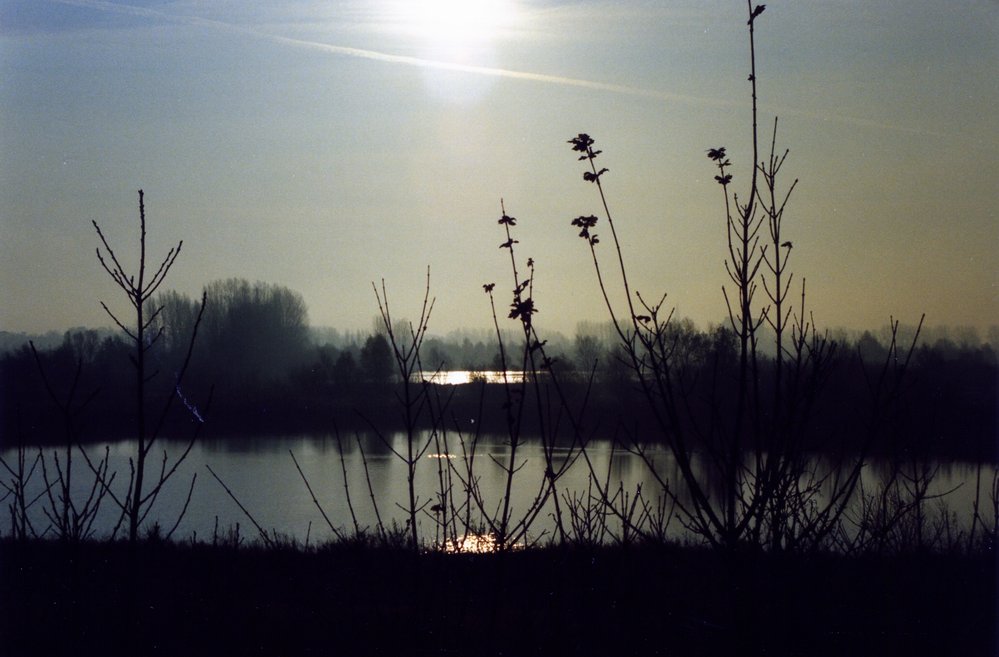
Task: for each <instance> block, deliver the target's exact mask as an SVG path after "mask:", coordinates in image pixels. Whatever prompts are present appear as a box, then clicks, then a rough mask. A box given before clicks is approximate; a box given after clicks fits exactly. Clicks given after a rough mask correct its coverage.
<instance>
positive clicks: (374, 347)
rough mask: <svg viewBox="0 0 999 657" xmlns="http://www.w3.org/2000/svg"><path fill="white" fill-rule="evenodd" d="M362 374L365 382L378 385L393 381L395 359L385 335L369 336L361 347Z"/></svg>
mask: <svg viewBox="0 0 999 657" xmlns="http://www.w3.org/2000/svg"><path fill="white" fill-rule="evenodd" d="M360 365H361V373H362V375H363V376H364V380H365V381H368V382H369V383H374V384H378V385H382V384H386V383H388V382H389V381H391V380H392V373H393V370H394V369H395V359H394V358H393V356H392V348H391V347H390V346H389V342H388V340H387V339H386V338H385V335H384V334H382V333H379V334H378V335H372V336H369V337H368V339H367V340H365V341H364V346H363V347H361V363H360Z"/></svg>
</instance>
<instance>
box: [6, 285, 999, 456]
mask: <svg viewBox="0 0 999 657" xmlns="http://www.w3.org/2000/svg"><path fill="white" fill-rule="evenodd" d="M206 291H207V294H208V305H207V307H206V311H205V315H204V318H203V320H202V326H201V329H200V333H199V339H198V341H197V343H196V345H195V353H194V357H193V359H192V364H191V366H190V370H189V372H188V374H187V377H186V378H185V383H183V384H182V386H181V387H180V389H179V390H178V391H177V392H179V393H180V398H181V400H182V401H183V403H182V404H179V405H177V407H176V408H175V409H174V411H173V412H174V417H173V418H171V422H174V423H176V424H177V425H178V426H179V425H182V424H184V423H187V422H191V421H195V418H196V415H198V416H200V415H203V416H204V417H205V418H206V419H207V420H208V421H209V422H210V423H211V425H214V427H215V428H216V429H217V430H218V431H220V432H222V433H226V432H235V431H246V430H259V431H279V432H280V431H296V430H309V429H325V428H329V427H330V426H331V424H332V422H333V420H334V419H335V420H336V421H338V422H340V423H341V424H350V423H351V422H362V423H363V421H364V420H363V417H364V415H365V414H369V415H370V414H372V413H376V412H378V411H379V410H386V409H390V408H391V407H392V405H393V403H394V401H395V399H394V392H393V391H394V389H395V386H396V385H398V383H399V382H398V381H397V380H396V377H397V375H396V373H395V370H394V361H393V357H392V353H391V348H390V345H389V342H388V340H387V339H386V336H385V335H384V332H383V331H379V330H377V327H374V328H373V330H372V331H371V332H370V333H367V334H365V333H363V332H357V333H354V334H350V333H339V332H337V331H333V330H330V329H327V330H320V331H315V330H313V329H310V327H309V318H308V309H307V307H306V304H305V301H304V300H303V298H302V296H301V295H300V294H299V293H297V292H295V291H293V290H290V289H288V288H286V287H283V286H280V285H274V284H269V283H261V282H255V283H251V282H249V281H246V280H242V279H226V280H220V281H215V282H213V283H210V284H209V285H208V286H207V287H206ZM153 303H154V304H155V305H156V306H157V307H160V306H162V307H163V310H162V311H161V312H160V314H159V316H158V317H157V318H156V324H155V329H154V330H155V331H159V330H162V337H161V338H160V339H159V340H158V341H157V343H156V345H155V346H154V348H153V349H152V350H151V351H150V355H149V359H150V366H151V367H153V368H154V370H155V371H157V372H158V373H159V375H158V376H157V377H156V378H155V379H154V380H153V381H154V390H153V395H154V397H153V399H155V395H159V396H161V397H162V396H164V395H167V394H169V393H170V392H171V390H170V389H169V386H172V385H174V384H173V383H172V381H173V380H174V379H173V373H174V372H175V371H176V370H177V368H179V367H180V364H181V362H182V361H183V358H184V355H185V350H186V348H187V342H186V340H187V337H186V336H188V335H189V334H190V330H191V327H192V325H193V322H194V321H195V318H196V316H197V310H198V305H199V301H198V300H196V299H193V298H191V297H189V296H187V295H184V294H181V293H178V292H175V291H167V292H163V293H161V294H159V295H157V297H156V298H155V299H154V300H153ZM958 333H959V335H957V336H956V337H957V338H958V339H961V338H964V339H963V340H962V341H960V342H958V341H955V340H954V339H952V338H951V337H950V334H949V333H948V332H947V331H937V334H938V335H937V337H936V339H935V340H934V341H933V342H932V343H924V344H922V346H919V347H917V349H916V352H915V354H914V359H913V363H912V377H911V380H910V382H909V385H908V388H907V390H906V391H905V392H906V394H905V397H904V398H903V400H902V403H901V405H900V406H899V411H898V412H897V415H896V417H894V418H893V421H892V423H891V429H890V430H891V431H892V432H893V437H890V441H891V440H894V441H895V443H896V444H898V445H900V446H901V451H902V453H914V452H919V453H926V454H948V455H952V456H960V457H965V458H969V459H976V460H977V459H982V460H992V459H995V458H996V454H995V445H996V438H997V435H999V433H997V418H996V416H997V412H999V411H997V404H996V400H997V399H999V392H997V381H999V368H997V356H996V351H995V349H994V348H993V347H992V345H990V344H988V343H981V342H977V341H975V340H973V339H972V338H974V337H975V336H970V334H969V333H968V332H967V331H959V332H958ZM930 335H931V337H932V336H933V334H932V333H931V334H930ZM835 337H836V338H837V340H838V343H839V345H838V346H839V348H838V349H837V352H836V359H837V363H836V366H835V367H833V368H832V369H831V375H830V377H829V380H828V381H826V382H825V390H824V393H825V394H824V395H823V397H822V400H823V407H822V408H820V409H817V412H816V415H815V417H816V422H815V426H814V427H813V428H812V431H811V434H812V436H813V440H814V445H813V447H814V448H815V449H819V450H821V449H823V438H824V436H826V435H833V434H836V435H842V433H843V432H842V431H834V429H842V428H843V427H844V426H847V427H849V425H850V423H851V422H856V421H858V418H856V417H854V416H853V414H851V413H850V410H849V409H851V408H856V407H857V405H858V404H860V403H861V401H862V400H863V399H864V395H865V394H867V393H866V383H865V381H867V380H868V379H869V378H870V377H873V376H875V374H876V373H875V372H873V371H872V368H874V367H876V366H877V364H878V363H881V362H883V358H884V355H885V349H886V346H885V345H884V343H883V342H882V340H881V339H880V338H879V337H878V335H876V334H875V333H874V332H870V331H867V332H863V333H859V334H854V335H849V334H847V333H846V332H842V331H841V332H839V333H838V334H837V335H836V336H835ZM668 339H669V343H670V345H671V347H670V348H671V349H672V352H673V356H674V362H675V363H676V364H677V367H678V368H679V373H680V377H681V380H682V381H684V384H685V385H686V386H688V388H689V391H690V393H691V394H690V395H689V398H690V399H691V400H692V401H691V403H692V404H695V405H696V404H698V403H703V404H704V413H705V414H706V413H708V408H709V406H710V404H709V403H708V400H709V399H714V400H717V399H724V398H725V396H726V390H725V389H724V388H725V385H726V381H729V382H732V384H733V385H734V381H735V378H734V374H733V376H731V377H728V378H727V379H726V377H717V376H714V375H710V376H709V373H711V372H717V371H721V372H724V371H726V370H729V371H732V372H734V371H735V368H736V353H737V351H736V347H737V344H736V341H735V336H734V335H733V333H732V331H731V330H730V329H729V328H727V327H726V326H724V325H720V326H716V327H708V328H707V329H699V328H698V327H697V326H696V325H695V324H694V323H693V322H692V321H690V320H688V319H678V320H674V321H673V322H671V324H670V327H669V335H668ZM50 344H51V342H50ZM42 345H44V343H41V344H36V346H37V347H38V348H39V354H40V357H41V360H42V363H43V365H44V367H45V368H46V370H47V374H48V376H49V378H50V381H53V382H54V385H55V386H56V387H59V386H62V387H63V388H66V387H68V386H69V385H71V382H72V379H73V377H74V375H75V372H76V368H77V365H78V364H79V365H80V366H81V367H80V379H79V381H78V383H77V385H78V387H79V389H80V390H81V391H83V392H84V393H86V394H89V393H90V392H91V391H98V392H97V394H96V395H95V396H94V398H93V402H92V403H91V405H90V407H89V408H88V409H87V413H86V420H85V422H84V434H83V435H84V439H91V440H104V439H106V438H107V437H109V434H114V433H116V432H119V431H120V432H122V433H123V435H124V432H125V431H126V429H127V428H128V427H129V422H130V416H131V413H132V411H131V410H130V409H131V407H130V400H131V388H130V382H131V377H132V376H133V371H132V368H131V365H130V362H129V351H128V349H129V348H128V346H127V345H126V344H125V343H124V342H123V341H122V340H121V339H120V337H118V336H117V335H116V334H114V333H112V332H109V331H106V330H94V329H74V330H71V331H67V332H66V333H65V334H64V336H63V338H62V341H61V344H59V345H58V346H55V347H49V348H47V349H46V348H44V347H43V346H42ZM549 352H550V353H553V354H555V358H554V363H553V365H552V367H553V368H554V369H555V370H556V372H558V374H559V375H560V376H561V378H562V380H564V381H565V382H566V385H571V386H575V387H577V388H578V392H579V393H580V398H583V394H582V393H584V392H585V393H586V395H587V399H588V402H587V403H588V405H589V408H588V411H587V416H588V417H589V418H590V421H591V422H592V423H594V424H595V425H598V426H600V427H603V428H605V429H606V430H607V431H612V430H613V427H614V426H615V424H616V423H619V422H626V423H629V424H634V423H638V424H640V423H641V422H642V421H643V413H645V412H646V411H645V410H643V406H642V404H640V403H638V400H636V399H635V395H634V394H633V393H634V389H633V381H632V373H631V372H630V371H629V368H628V367H627V366H626V365H625V364H624V361H623V359H622V354H621V353H620V347H619V346H617V345H615V343H614V342H613V340H612V339H611V335H610V333H609V327H607V326H604V325H602V324H597V323H583V324H580V325H579V327H577V331H576V334H575V335H574V336H573V338H572V339H571V340H569V339H567V338H565V337H564V336H561V335H558V334H556V335H555V337H554V338H553V344H552V345H551V348H550V349H549ZM421 360H422V363H423V368H424V370H425V371H427V372H433V371H435V370H437V369H441V370H472V371H485V370H496V369H499V355H498V351H497V349H496V346H495V344H494V341H490V340H489V336H488V334H486V333H480V334H476V333H474V332H463V333H462V332H456V333H453V334H451V335H450V336H447V337H429V338H427V340H426V341H425V342H424V344H423V348H422V352H421ZM761 375H762V376H764V377H766V376H768V372H767V370H766V368H763V369H762V374H761ZM709 381H711V382H712V383H711V385H710V387H709V386H708V382H709ZM155 386H159V388H158V389H156V388H155ZM211 389H214V394H213V397H212V399H213V401H212V407H211V408H210V409H200V408H198V407H197V402H196V401H195V400H204V399H206V398H208V392H209V390H211ZM483 390H484V389H483V388H482V387H480V386H475V385H472V386H463V387H462V390H460V391H457V392H456V394H455V397H454V401H453V404H452V408H453V409H454V410H455V412H456V413H457V414H458V415H460V416H462V417H464V416H469V415H471V414H474V412H476V407H477V406H478V405H479V401H480V396H481V395H482V394H488V393H486V392H484V391H483ZM487 401H488V397H487ZM499 403H500V402H499V401H497V402H496V404H499ZM0 407H2V409H3V417H2V430H3V437H2V442H3V444H7V445H10V444H13V443H14V442H16V441H18V440H25V441H28V442H46V441H47V440H48V439H49V434H50V433H58V429H57V428H56V427H55V426H53V416H52V413H51V408H50V407H49V401H48V397H47V395H46V393H45V390H44V387H43V383H42V380H41V377H40V375H39V372H38V364H37V363H36V362H35V360H34V358H33V356H32V354H31V350H30V348H29V347H28V345H27V344H25V343H24V342H22V343H21V345H20V346H19V347H17V348H13V349H9V350H8V351H6V352H5V353H4V354H3V355H2V357H0ZM491 410H495V409H490V407H489V405H488V404H487V405H485V412H486V413H489V412H490V411H491ZM695 417H696V415H695ZM486 419H488V418H486ZM847 433H849V432H848V431H847ZM837 447H839V446H837Z"/></svg>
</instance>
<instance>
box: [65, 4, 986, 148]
mask: <svg viewBox="0 0 999 657" xmlns="http://www.w3.org/2000/svg"><path fill="white" fill-rule="evenodd" d="M53 1H54V2H58V3H60V4H64V5H72V6H76V7H86V8H88V9H95V10H98V11H105V12H114V13H119V14H126V15H130V16H141V17H145V18H154V19H159V20H166V21H170V22H174V23H182V24H185V25H190V26H195V27H209V28H213V29H217V30H222V31H226V32H234V33H239V34H245V35H247V36H251V37H254V38H257V39H263V40H266V41H270V42H272V43H280V44H285V45H288V46H292V47H296V48H306V49H309V50H315V51H317V52H326V53H330V54H333V55H339V56H342V57H353V58H356V59H368V60H373V61H378V62H386V63H389V64H401V65H404V66H413V67H419V68H431V69H437V70H443V71H456V72H460V73H470V74H472V75H484V76H490V77H499V78H508V79H513V80H525V81H529V82H540V83H543V84H555V85H561V86H566V87H579V88H583V89H592V90H593V91H603V92H607V93H613V94H621V95H625V96H633V97H640V98H650V99H653V100H661V101H673V102H681V103H687V104H691V105H699V106H714V107H743V101H742V100H741V99H740V100H738V101H736V100H721V99H718V98H704V97H701V96H689V95H686V94H674V93H666V92H663V91H656V90H653V89H643V88H641V87H632V86H628V85H621V84H610V83H607V82H596V81H593V80H584V79H581V78H571V77H564V76H561V75H549V74H546V73H531V72H528V71H515V70H510V69H505V68H494V67H489V66H474V65H471V64H458V63H455V62H446V61H440V60H435V59H424V58H422V57H409V56H405V55H393V54H391V53H385V52H379V51H377V50H367V49H364V48H351V47H348V46H337V45H333V44H328V43H322V42H319V41H307V40H304V39H293V38H290V37H283V36H278V35H275V34H268V33H266V32H261V31H259V30H255V29H252V28H248V27H240V26H239V25H233V24H232V23H226V22H223V21H216V20H211V19H208V18H199V17H197V16H178V15H175V14H167V13H164V12H161V11H156V10H155V9H147V8H145V7H136V6H134V5H125V4H117V3H112V2H107V1H106V0H53ZM760 108H761V109H765V108H766V109H769V110H771V111H774V112H775V113H779V114H782V115H784V116H787V115H792V116H802V117H806V118H809V119H813V120H816V121H820V122H821V121H835V122H837V123H842V124H846V125H852V126H856V127H860V128H871V129H875V130H886V131H890V132H900V133H905V134H919V135H924V136H928V137H935V138H939V139H953V138H955V137H956V136H958V135H953V134H946V133H943V132H939V131H935V130H927V129H925V128H922V127H909V126H902V125H897V124H891V123H883V122H881V121H874V120H871V119H864V118H859V117H854V116H847V115H843V114H825V113H819V112H813V111H808V110H799V109H794V108H791V107H787V106H782V107H780V108H776V107H773V106H770V105H768V104H763V105H761V106H760ZM778 110H779V111H778ZM958 137H960V138H962V139H965V140H967V138H966V137H964V136H958ZM973 143H976V144H977V141H973Z"/></svg>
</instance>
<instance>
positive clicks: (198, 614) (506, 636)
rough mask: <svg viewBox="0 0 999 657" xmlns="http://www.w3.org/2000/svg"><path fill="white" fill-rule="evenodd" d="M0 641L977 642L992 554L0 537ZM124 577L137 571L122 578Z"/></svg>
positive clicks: (867, 649)
mask: <svg viewBox="0 0 999 657" xmlns="http://www.w3.org/2000/svg"><path fill="white" fill-rule="evenodd" d="M0 573H2V575H0V577H2V579H0V585H2V586H0V590H2V591H3V596H2V598H0V636H2V637H4V638H3V640H2V643H0V654H3V655H9V656H15V655H69V654H72V655H77V656H80V655H116V654H117V655H174V654H176V655H197V654H206V655H251V654H252V655H332V654H346V655H368V654H370V655H401V654H407V655H424V654H426V655H430V654H434V655H451V654H453V655H500V654H503V655H581V654H594V655H595V654H601V655H670V654H678V655H705V656H707V655H722V654H733V655H735V654H740V655H741V654H745V655H763V654H766V655H810V656H814V655H860V654H870V655H875V654H880V655H887V654H897V655H922V654H925V655H931V654H932V655H942V654H953V655H956V654H962V655H991V654H995V648H996V618H997V616H996V586H995V584H996V561H995V558H994V555H990V554H986V555H977V556H971V557H969V556H955V555H949V556H948V555H929V554H912V555H905V556H895V557H891V558H878V557H869V556H867V557H854V558H849V557H843V556H835V555H811V556H802V557H791V556H786V555H785V556H777V555H767V554H736V555H731V554H726V553H722V552H718V551H709V550H702V549H695V548H683V547H676V546H674V547H657V548H636V547H632V548H595V549H568V548H551V549H536V550H527V551H521V552H508V553H505V554H502V555H496V554H494V555H444V554H439V553H424V554H414V553H413V552H412V551H409V550H406V549H402V548H400V549H375V548H371V547H370V546H363V545H352V544H332V545H328V546H323V547H319V548H312V549H308V550H306V549H302V548H300V547H296V546H290V545H287V544H286V545H279V546H278V547H274V548H270V549H263V548H261V547H259V546H249V547H246V546H243V547H239V548H237V547H234V546H233V545H226V546H218V545H217V546H212V545H208V544H195V545H191V544H178V543H172V542H160V541H143V542H140V543H138V544H137V545H135V546H134V547H131V548H130V547H129V545H128V544H126V543H124V542H115V543H101V542H88V543H83V544H77V545H72V546H70V545H64V544H60V543H56V542H46V541H31V542H13V541H9V540H7V541H3V542H0ZM133 577H134V579H132V578H133Z"/></svg>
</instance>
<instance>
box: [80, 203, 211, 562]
mask: <svg viewBox="0 0 999 657" xmlns="http://www.w3.org/2000/svg"><path fill="white" fill-rule="evenodd" d="M92 223H93V226H94V230H96V231H97V236H98V238H99V239H100V242H101V247H103V249H102V248H101V247H98V248H97V259H98V261H100V263H101V266H102V267H103V268H104V271H105V272H106V273H107V274H108V276H109V277H110V278H111V280H112V281H114V282H115V284H116V285H117V286H118V287H119V288H120V289H121V291H122V292H124V294H125V297H126V298H127V299H128V301H129V303H130V304H131V306H132V311H133V312H134V316H133V317H132V318H131V321H130V322H129V321H128V320H124V319H122V318H119V316H118V315H116V314H115V313H114V312H112V311H111V309H110V308H109V307H108V306H107V305H106V304H105V303H104V302H101V306H102V307H103V308H104V310H105V312H107V314H108V316H109V317H110V318H111V319H112V320H113V321H114V323H115V324H116V325H117V326H118V328H120V329H121V330H122V332H123V333H124V334H125V335H126V336H127V337H128V340H129V343H130V345H131V346H132V348H133V353H132V355H131V361H132V365H133V366H134V368H135V388H134V393H135V409H136V410H135V416H136V419H135V422H136V425H135V440H136V456H135V459H134V461H133V462H132V463H131V464H130V465H131V468H132V473H131V478H130V482H129V489H128V491H127V493H126V495H125V496H124V497H123V498H119V497H117V496H115V495H114V493H110V491H108V492H109V493H110V494H111V496H112V499H114V500H115V502H117V503H118V505H119V506H120V507H121V509H122V511H123V512H124V513H125V514H126V515H127V517H128V537H129V541H130V542H132V543H134V542H135V541H136V539H137V538H138V532H139V525H140V524H141V523H142V521H143V520H144V519H145V517H146V515H147V513H148V511H149V508H150V507H151V506H152V505H153V503H154V502H155V501H156V497H157V495H158V494H159V491H160V489H161V488H162V487H163V485H164V484H165V483H166V481H167V480H168V479H170V477H171V476H172V475H173V474H174V473H175V472H176V470H177V466H179V465H180V463H181V462H182V461H183V460H184V458H185V457H186V456H187V454H188V453H189V451H190V449H191V446H192V445H193V442H194V438H193V437H192V439H191V442H190V443H189V444H188V446H187V449H186V450H185V451H184V452H183V453H182V454H181V456H180V457H179V458H178V459H177V460H175V461H174V463H173V465H172V466H171V467H169V468H168V467H167V463H166V455H165V454H164V460H163V467H162V469H161V470H160V472H159V477H158V479H157V480H156V481H155V483H154V484H153V485H152V486H151V487H150V488H149V489H147V488H146V487H145V485H146V481H145V475H146V458H147V457H148V456H149V453H150V451H151V450H152V448H153V444H154V443H155V442H156V439H157V438H158V437H159V431H160V429H161V428H162V426H163V421H164V420H165V418H166V413H167V411H168V410H169V409H170V407H171V405H172V403H173V401H174V399H176V396H177V391H179V389H180V385H181V382H182V380H183V378H184V374H185V372H186V370H187V366H188V364H189V362H190V355H191V351H192V349H193V346H194V342H195V338H196V337H197V328H198V322H195V325H194V328H193V330H192V332H191V336H190V341H189V347H188V350H187V357H186V358H185V360H184V363H183V364H182V366H181V367H180V368H179V369H178V370H176V371H174V372H173V385H172V386H171V388H170V392H169V393H168V394H167V397H166V400H165V402H164V404H163V407H162V411H161V413H160V416H159V420H158V422H157V423H155V424H152V425H151V424H150V423H149V418H148V415H147V407H146V406H147V403H148V400H147V394H146V391H147V386H148V384H149V382H150V380H151V379H152V378H153V377H155V376H156V375H157V373H158V372H157V371H155V370H153V371H149V370H148V369H147V365H148V356H149V352H150V350H151V349H153V348H154V346H156V344H157V342H158V341H159V340H160V338H161V337H162V336H163V333H164V327H163V326H162V324H161V325H159V326H158V327H157V326H156V324H157V319H158V316H159V314H160V313H161V312H162V309H163V307H162V306H159V307H157V306H155V305H154V306H151V307H150V302H151V300H152V298H153V295H154V294H156V292H157V290H158V289H159V287H160V285H162V284H163V281H164V279H165V278H166V276H167V274H168V273H169V271H170V269H171V268H172V267H173V264H174V263H175V262H176V260H177V256H178V255H180V250H181V247H182V246H183V244H184V243H183V241H181V242H179V243H178V244H177V246H175V247H173V248H172V249H170V250H169V251H168V252H167V255H166V257H164V259H163V261H162V262H161V263H160V264H159V266H158V267H157V269H156V270H155V271H152V272H151V270H149V269H147V264H148V263H147V259H146V207H145V203H144V201H143V193H142V190H141V189H140V190H139V230H140V232H139V262H138V268H137V270H136V271H135V272H134V273H129V272H127V271H126V270H125V268H124V267H123V266H122V265H121V262H120V260H119V259H118V256H117V255H116V254H115V251H114V249H112V248H111V245H110V244H109V243H108V241H107V238H105V236H104V233H103V231H102V230H101V227H100V225H99V224H98V223H97V222H96V221H93V222H92ZM204 308H205V297H204V295H203V296H202V299H201V310H200V311H199V314H198V321H200V318H201V316H202V315H201V313H203V311H204ZM199 419H200V418H199ZM195 435H196V434H195ZM94 473H95V475H97V476H100V474H101V473H100V472H99V471H98V470H95V472H94ZM193 488H194V480H193V479H192V481H191V490H193ZM188 500H190V492H189V493H188ZM185 508H186V504H185ZM178 522H179V519H178ZM175 527H176V525H175Z"/></svg>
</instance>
